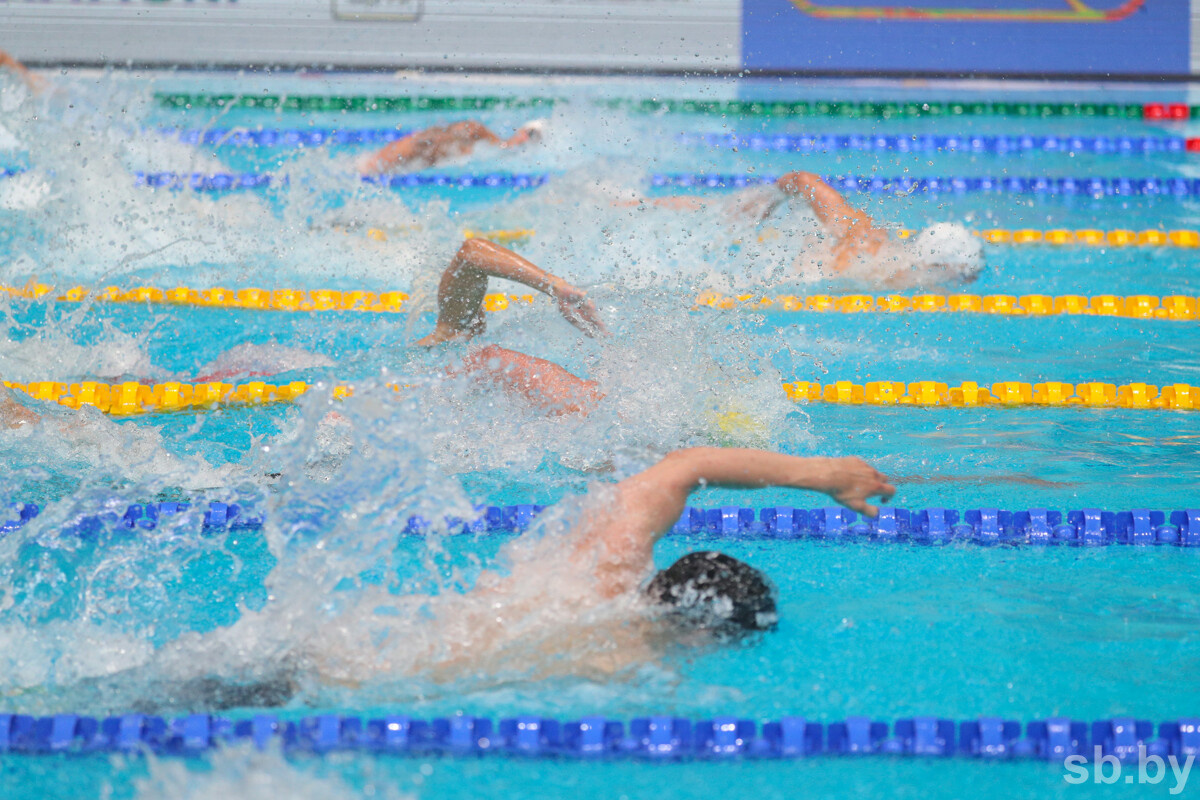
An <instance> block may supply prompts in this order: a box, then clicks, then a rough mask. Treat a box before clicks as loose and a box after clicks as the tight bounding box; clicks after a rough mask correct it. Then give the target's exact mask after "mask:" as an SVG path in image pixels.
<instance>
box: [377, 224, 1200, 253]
mask: <svg viewBox="0 0 1200 800" xmlns="http://www.w3.org/2000/svg"><path fill="white" fill-rule="evenodd" d="M536 233H537V232H536V231H534V230H530V229H528V228H521V229H514V230H494V231H473V230H468V231H464V236H466V238H468V239H471V238H475V237H479V238H482V239H490V240H492V241H494V242H500V243H502V244H512V243H519V242H524V241H527V240H529V239H531V238H532V237H533V236H535V235H536ZM896 233H897V235H898V236H899V237H900V238H902V239H906V238H908V237H909V236H912V235H913V234H915V233H917V231H915V230H913V229H910V228H901V229H900V230H898V231H896ZM974 233H975V235H976V236H979V237H980V238H982V239H983V240H984V241H985V242H988V243H989V244H1056V245H1072V244H1077V245H1087V246H1089V247H1182V248H1197V247H1200V231H1195V230H1173V231H1163V230H1157V229H1150V230H1140V231H1135V230H1127V229H1123V228H1115V229H1112V230H1100V229H1098V228H1079V229H1075V230H1071V229H1067V228H1052V229H1049V230H1040V229H1037V228H988V229H985V230H978V231H974ZM367 235H368V236H369V237H371V238H372V239H377V240H380V241H384V240H386V239H387V231H386V230H385V229H382V228H370V229H368V230H367ZM782 235H783V234H782V232H781V231H780V230H779V229H778V228H765V229H763V231H762V233H761V234H760V235H759V237H758V239H759V241H770V240H773V239H778V238H780V237H781V236H782Z"/></svg>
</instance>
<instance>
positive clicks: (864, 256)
mask: <svg viewBox="0 0 1200 800" xmlns="http://www.w3.org/2000/svg"><path fill="white" fill-rule="evenodd" d="M788 200H792V201H795V202H799V203H801V204H803V205H805V206H807V207H808V208H809V209H810V210H811V211H812V213H813V216H815V217H816V219H817V222H818V223H819V224H820V228H821V230H820V232H819V234H818V235H817V237H815V238H816V239H817V240H818V241H816V242H811V243H809V245H808V246H807V247H806V248H805V249H806V250H807V251H811V252H809V253H807V255H808V258H805V259H797V262H796V269H797V271H798V272H800V273H802V274H803V275H806V276H812V275H813V274H819V275H820V276H822V277H827V278H828V277H833V276H844V277H850V278H859V279H864V280H874V281H877V282H880V283H882V284H884V285H887V286H892V287H899V286H902V285H906V284H912V283H921V282H929V281H933V282H938V281H943V280H951V281H958V282H964V283H969V282H971V281H974V280H975V279H976V278H977V277H978V276H979V272H980V271H981V270H982V269H983V267H984V262H983V245H982V244H981V243H980V241H979V239H978V238H976V237H975V236H973V235H972V234H971V232H970V231H968V230H967V229H966V228H965V227H963V226H962V225H959V224H957V223H951V222H942V223H937V224H935V225H931V226H929V227H928V228H926V229H924V230H923V231H921V232H920V233H918V234H917V235H915V236H913V237H910V238H909V239H906V240H900V239H898V238H897V237H896V236H895V235H894V234H893V232H892V231H890V230H888V229H887V228H886V227H884V226H882V225H880V224H879V223H877V222H876V221H875V220H874V219H872V218H871V216H870V215H868V214H867V213H866V212H865V211H863V210H862V209H860V208H856V207H855V206H853V205H852V204H850V203H848V202H847V201H846V199H845V198H844V197H842V195H841V194H840V193H839V192H838V191H837V190H835V189H834V188H833V187H831V186H830V185H829V184H827V183H825V181H823V180H821V178H820V177H819V176H817V175H814V174H813V173H811V172H789V173H788V174H786V175H784V176H783V177H782V178H779V180H777V181H775V183H774V185H771V186H755V187H751V188H748V189H745V190H743V191H741V192H738V193H737V194H736V195H734V196H733V197H732V198H730V199H728V200H727V201H726V203H725V204H724V209H725V211H726V214H727V215H728V217H729V218H730V219H731V220H734V221H746V222H753V223H759V222H762V221H763V220H764V219H766V218H767V217H768V216H770V215H771V213H772V212H773V211H774V210H775V209H776V208H778V207H779V206H780V205H781V204H782V203H784V202H786V201H788ZM638 204H639V205H653V206H658V207H664V208H671V209H675V210H685V211H691V210H702V209H705V208H708V207H709V205H710V202H709V201H707V200H706V198H703V197H696V196H691V195H684V196H678V197H661V198H656V199H653V200H648V201H639V202H638Z"/></svg>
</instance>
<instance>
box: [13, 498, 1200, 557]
mask: <svg viewBox="0 0 1200 800" xmlns="http://www.w3.org/2000/svg"><path fill="white" fill-rule="evenodd" d="M545 508H546V506H542V505H533V504H528V503H525V504H517V505H511V506H478V507H476V509H475V510H476V515H475V516H474V517H473V518H471V519H465V520H464V519H459V518H454V517H446V518H445V519H444V520H443V522H444V523H445V525H444V529H445V530H446V531H447V532H448V533H452V534H468V535H484V534H494V533H520V532H522V531H524V530H526V529H528V528H529V526H530V525H532V524H533V522H534V520H536V519H537V517H538V515H539V514H541V513H542V511H544V510H545ZM9 509H10V512H9V513H10V514H11V513H15V514H16V515H17V516H16V517H15V518H13V519H9V520H5V521H3V522H0V534H5V533H12V532H14V531H17V530H19V529H20V528H22V527H23V526H24V525H26V524H27V523H28V522H29V521H30V520H33V519H35V518H37V516H38V515H39V513H40V510H41V509H40V507H39V506H38V505H37V504H35V503H10V504H9ZM189 509H193V506H192V504H190V503H179V502H167V503H134V504H131V505H129V506H127V507H125V509H124V510H123V511H122V510H118V509H108V510H104V511H100V512H97V513H95V514H84V515H81V516H77V517H75V518H74V519H73V521H72V522H70V523H68V524H67V525H65V526H64V527H63V528H62V531H61V532H62V533H63V534H64V535H74V536H80V537H84V538H87V537H95V536H101V535H104V534H106V533H112V532H115V533H123V532H128V531H153V530H155V529H157V528H158V526H159V524H160V522H166V521H169V520H171V519H173V518H177V517H178V516H179V515H181V514H184V513H185V512H187V511H188V510H189ZM193 513H194V514H197V515H199V518H200V528H201V531H202V532H204V533H212V532H213V531H215V530H239V529H255V528H261V527H262V526H263V524H264V516H263V515H262V514H257V513H254V512H253V510H252V509H247V508H243V507H242V506H241V505H239V504H237V503H220V502H210V503H208V504H206V505H205V506H203V507H201V506H198V505H197V506H195V507H194V509H193ZM431 529H432V525H431V523H430V521H429V520H427V519H423V518H421V517H410V518H409V519H408V521H407V523H406V524H405V527H404V529H403V533H406V534H413V535H423V534H426V533H428V532H429V531H430V530H431ZM670 534H671V535H674V536H699V537H706V536H713V537H726V538H741V539H773V540H785V539H786V540H793V539H815V540H825V541H845V542H870V543H875V544H897V543H909V544H950V543H971V544H978V545H1008V546H1017V545H1073V546H1082V547H1104V546H1112V545H1177V546H1181V547H1200V509H1183V510H1175V511H1158V510H1153V509H1133V510H1131V511H1104V510H1102V509H1096V508H1085V509H1077V510H1073V511H1067V512H1066V513H1065V514H1064V513H1062V512H1060V511H1057V510H1053V509H1045V508H1030V509H1025V510H1021V511H1006V510H1003V509H996V508H978V509H968V510H965V511H962V512H959V511H956V510H953V509H945V508H922V509H911V510H910V509H904V508H893V507H890V506H883V507H881V508H880V509H879V516H877V517H874V518H872V517H865V516H860V515H859V514H857V513H855V512H854V511H851V510H849V509H846V508H841V507H830V508H814V509H803V508H794V507H792V506H771V507H767V508H760V509H754V508H747V507H743V506H721V507H718V508H698V507H694V506H688V507H687V508H685V509H684V510H683V514H681V515H680V518H679V520H678V521H677V522H676V523H675V524H674V525H673V526H672V528H671V531H670Z"/></svg>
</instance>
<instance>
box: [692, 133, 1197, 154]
mask: <svg viewBox="0 0 1200 800" xmlns="http://www.w3.org/2000/svg"><path fill="white" fill-rule="evenodd" d="M677 141H678V142H679V143H680V144H681V145H684V146H686V147H720V148H726V149H736V150H739V151H740V150H749V151H753V152H776V153H820V152H835V151H849V152H862V153H876V152H896V153H943V152H949V153H958V152H963V153H976V154H979V153H987V154H989V155H1000V156H1004V155H1010V154H1011V155H1026V154H1028V153H1064V154H1072V155H1073V154H1079V153H1090V154H1094V155H1124V156H1127V155H1158V154H1161V153H1194V152H1200V138H1195V137H1191V138H1183V137H1180V136H1030V135H1028V134H1026V135H1023V136H982V135H961V136H933V135H930V134H909V135H888V136H882V135H873V134H866V135H863V134H848V135H847V134H841V135H838V134H823V133H816V134H812V133H777V134H770V133H752V134H739V133H699V134H692V133H684V134H680V135H679V136H678V137H677Z"/></svg>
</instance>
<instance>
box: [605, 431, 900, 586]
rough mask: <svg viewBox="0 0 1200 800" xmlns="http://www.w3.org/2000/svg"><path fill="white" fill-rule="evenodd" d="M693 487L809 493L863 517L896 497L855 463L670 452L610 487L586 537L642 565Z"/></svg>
mask: <svg viewBox="0 0 1200 800" xmlns="http://www.w3.org/2000/svg"><path fill="white" fill-rule="evenodd" d="M701 486H722V487H731V488H749V489H759V488H765V487H769V486H783V487H789V488H793V489H812V490H815V491H818V492H824V493H825V494H827V495H829V496H830V497H832V498H833V499H834V500H836V501H837V502H839V503H841V504H842V505H844V506H847V507H848V508H852V509H854V510H855V511H860V512H862V513H864V514H867V515H869V516H875V515H876V514H878V512H879V509H877V508H876V507H875V506H873V505H871V504H870V503H868V502H867V499H868V498H870V497H873V496H876V495H878V496H880V497H882V498H883V500H884V501H885V502H886V501H887V500H890V499H891V497H892V495H893V494H895V492H896V489H895V487H894V486H892V485H891V484H890V483H888V481H887V478H885V477H884V476H883V475H881V474H880V473H879V472H878V471H876V470H875V469H874V468H873V467H871V466H870V465H869V464H867V463H866V462H864V461H862V460H860V459H857V458H800V457H798V456H788V455H782V454H780V453H771V452H767V451H764V450H748V449H741V448H719V447H695V448H690V449H687V450H679V451H676V452H674V453H671V454H670V455H668V456H667V457H666V458H664V459H663V460H662V461H660V462H659V463H657V464H655V465H654V466H652V467H650V468H649V469H647V470H645V471H643V472H640V473H638V474H637V475H634V476H633V477H631V478H627V479H625V480H623V481H621V482H620V483H618V484H617V489H616V491H617V495H616V498H615V502H613V504H612V505H611V506H610V510H609V511H608V512H607V513H606V514H604V515H602V516H601V517H599V518H598V519H596V521H595V522H594V523H593V525H594V527H593V528H592V529H589V530H587V531H586V535H587V536H588V537H589V538H590V537H592V536H595V537H598V538H601V539H603V540H604V541H605V544H606V545H607V548H608V550H609V552H610V553H611V554H613V555H616V556H618V557H620V558H623V559H632V560H633V562H634V563H644V562H645V561H646V560H647V559H649V558H650V556H651V554H652V551H653V548H654V543H655V542H656V541H658V540H659V539H660V538H661V537H662V536H663V534H664V533H666V532H667V531H668V530H670V529H671V526H673V525H674V524H675V523H676V522H677V521H678V520H679V517H680V515H681V514H682V513H683V509H684V505H685V504H686V502H687V498H688V495H690V494H691V493H692V492H693V491H694V490H696V489H697V488H699V487H701Z"/></svg>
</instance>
